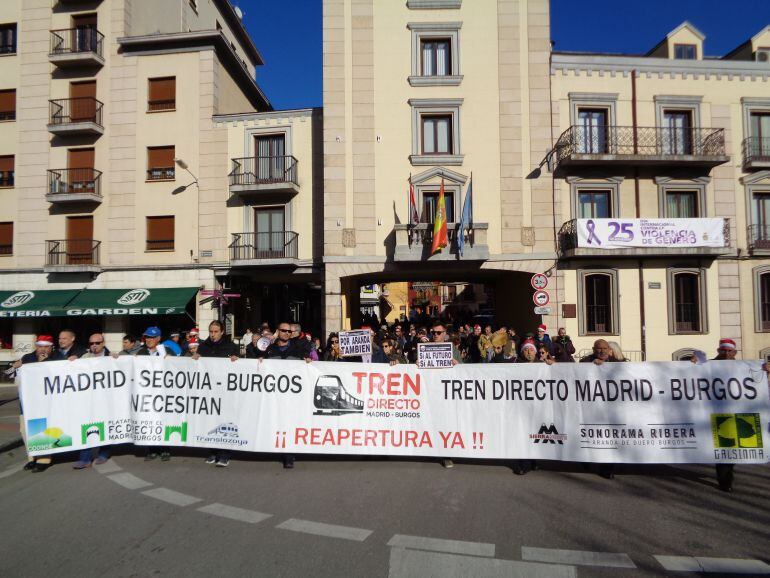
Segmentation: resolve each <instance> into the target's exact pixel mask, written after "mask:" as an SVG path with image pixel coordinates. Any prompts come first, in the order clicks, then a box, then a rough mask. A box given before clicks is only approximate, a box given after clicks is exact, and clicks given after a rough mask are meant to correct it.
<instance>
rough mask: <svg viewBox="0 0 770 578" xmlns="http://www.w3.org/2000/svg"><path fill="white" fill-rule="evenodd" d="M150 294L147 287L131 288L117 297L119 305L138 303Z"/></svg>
mask: <svg viewBox="0 0 770 578" xmlns="http://www.w3.org/2000/svg"><path fill="white" fill-rule="evenodd" d="M149 296H150V292H149V291H148V290H147V289H131V291H127V292H126V293H124V294H123V295H121V296H120V297H119V298H118V304H119V305H138V304H139V303H141V302H142V301H144V300H145V299H147V298H148V297H149Z"/></svg>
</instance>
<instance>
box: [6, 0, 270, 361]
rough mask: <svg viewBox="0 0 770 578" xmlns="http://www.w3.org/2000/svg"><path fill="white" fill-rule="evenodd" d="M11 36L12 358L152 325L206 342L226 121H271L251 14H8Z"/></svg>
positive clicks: (88, 7)
mask: <svg viewBox="0 0 770 578" xmlns="http://www.w3.org/2000/svg"><path fill="white" fill-rule="evenodd" d="M0 27H1V29H2V31H3V36H2V39H3V53H2V55H0V56H1V57H0V78H2V81H1V82H2V84H3V86H0V90H3V91H13V92H14V96H15V104H14V111H13V115H12V118H11V115H6V116H4V117H3V119H4V120H3V122H0V157H2V159H3V160H2V162H5V163H6V164H9V163H10V167H11V171H4V172H3V174H4V175H7V174H12V178H7V177H6V176H4V177H3V180H2V184H3V185H4V186H3V187H2V188H0V206H2V207H3V209H2V217H0V222H2V224H0V229H2V235H3V239H2V244H3V249H2V251H1V252H2V255H1V256H0V290H1V291H3V299H2V301H3V303H2V306H0V333H1V335H0V337H2V339H3V341H4V343H5V344H6V348H4V349H2V350H0V355H2V356H3V358H17V357H18V354H19V353H21V352H24V351H29V350H30V348H31V347H32V343H33V342H34V335H35V334H36V333H40V332H44V333H56V332H57V331H58V330H59V329H61V328H64V327H72V328H74V329H75V330H76V331H77V332H78V335H79V337H80V339H84V338H87V336H88V333H90V332H92V331H97V330H103V331H106V334H107V343H108V346H109V347H110V348H113V349H115V348H119V347H120V341H121V337H122V335H123V334H124V333H127V332H130V333H135V334H136V333H138V334H140V333H141V331H142V330H143V329H144V328H145V327H146V326H147V325H153V324H158V325H161V326H162V327H163V329H164V332H167V331H168V330H170V329H171V328H172V327H180V328H186V327H189V326H191V325H192V324H194V323H199V324H201V325H202V326H203V327H204V328H205V326H207V324H208V321H210V320H211V319H213V318H215V316H216V315H217V310H216V309H212V308H211V305H205V306H201V305H199V304H198V298H197V295H198V290H199V289H209V290H214V289H217V288H220V287H221V282H220V280H219V279H218V267H219V266H222V265H226V264H227V262H228V258H229V255H228V231H229V229H228V213H227V205H226V204H227V202H228V166H229V164H230V151H229V148H228V134H227V130H226V129H225V128H224V127H221V126H217V125H216V124H215V122H214V116H215V115H219V114H232V113H236V112H238V113H250V112H257V111H269V110H271V109H272V107H271V105H270V103H269V101H268V100H267V98H266V97H265V96H264V94H263V93H262V91H261V90H260V88H259V86H258V85H257V84H256V82H255V80H254V78H255V71H256V69H257V67H259V66H260V65H261V64H262V57H261V55H260V53H259V52H258V51H257V49H256V48H255V46H254V44H253V42H252V40H251V39H250V38H249V36H248V34H247V33H246V31H245V28H244V27H243V24H242V23H241V21H240V18H239V16H238V14H237V13H236V12H235V11H234V9H233V8H232V6H231V5H230V4H229V2H227V0H197V1H184V2H180V1H171V0H159V1H157V2H144V1H139V0H101V1H88V2H86V1H75V0H59V1H57V2H52V1H51V0H9V1H6V2H2V4H1V5H0ZM3 168H6V167H5V166H4V167H3ZM161 289H162V290H163V291H162V292H161V293H160V294H157V295H156V293H157V291H158V290H161ZM136 290H139V291H138V292H136ZM169 291H170V292H169ZM175 291H176V292H175ZM8 344H11V345H12V348H11V349H8V348H7V346H8ZM3 360H4V359H3ZM0 361H2V360H0Z"/></svg>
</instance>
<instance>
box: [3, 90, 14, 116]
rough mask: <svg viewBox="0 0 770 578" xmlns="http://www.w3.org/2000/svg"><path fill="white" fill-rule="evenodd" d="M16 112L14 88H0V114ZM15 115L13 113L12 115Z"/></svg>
mask: <svg viewBox="0 0 770 578" xmlns="http://www.w3.org/2000/svg"><path fill="white" fill-rule="evenodd" d="M15 112H16V89H15V88H14V89H10V90H0V115H6V114H8V113H15ZM14 116H15V115H14Z"/></svg>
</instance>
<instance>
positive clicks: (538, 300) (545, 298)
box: [532, 291, 551, 307]
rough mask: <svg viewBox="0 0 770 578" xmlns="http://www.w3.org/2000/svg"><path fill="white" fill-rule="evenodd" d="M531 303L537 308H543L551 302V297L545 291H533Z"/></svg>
mask: <svg viewBox="0 0 770 578" xmlns="http://www.w3.org/2000/svg"><path fill="white" fill-rule="evenodd" d="M532 302H533V303H534V304H535V305H537V306H538V307H545V306H546V305H548V304H549V303H550V302H551V296H550V295H548V293H547V292H546V291H535V293H534V295H532Z"/></svg>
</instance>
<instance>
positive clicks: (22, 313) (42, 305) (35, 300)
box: [0, 289, 81, 318]
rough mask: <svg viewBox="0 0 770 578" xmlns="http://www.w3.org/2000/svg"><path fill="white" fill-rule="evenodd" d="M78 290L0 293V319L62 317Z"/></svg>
mask: <svg viewBox="0 0 770 578" xmlns="http://www.w3.org/2000/svg"><path fill="white" fill-rule="evenodd" d="M80 292H81V290H80V289H62V290H58V291H56V290H45V291H0V318H3V317H63V316H65V315H66V312H65V307H66V306H67V303H69V302H70V301H72V300H73V299H74V298H75V296H76V295H77V294H78V293H80Z"/></svg>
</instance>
